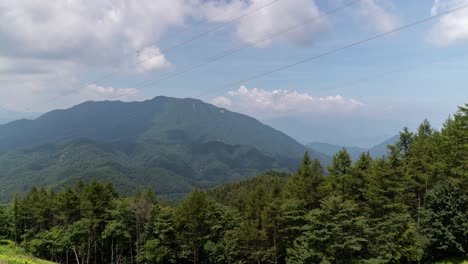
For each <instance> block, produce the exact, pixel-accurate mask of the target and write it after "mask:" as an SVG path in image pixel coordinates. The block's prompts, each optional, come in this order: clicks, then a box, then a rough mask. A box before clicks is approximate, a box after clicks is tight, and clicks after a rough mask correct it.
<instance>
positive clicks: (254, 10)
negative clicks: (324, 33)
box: [27, 0, 281, 110]
mask: <svg viewBox="0 0 468 264" xmlns="http://www.w3.org/2000/svg"><path fill="white" fill-rule="evenodd" d="M279 1H281V0H273V1H270V2H268V3H266V4H264V5H262V6H259V7H258V8H255V9H253V10H251V11H249V12H246V13H244V14H242V15H240V16H238V17H235V18H233V19H231V20H229V21H228V22H226V23H223V24H221V25H218V26H215V27H213V28H211V29H209V30H207V31H204V32H202V33H200V34H198V35H195V36H193V37H191V38H189V39H187V40H184V41H181V42H179V43H177V44H174V45H172V46H169V47H167V48H165V49H161V50H159V51H158V52H157V53H156V54H154V55H152V56H150V57H148V58H146V59H144V60H141V61H138V62H137V64H136V65H141V64H143V63H145V62H147V61H149V60H152V59H154V58H157V57H159V56H162V55H164V54H165V53H167V52H168V51H171V50H173V49H176V48H179V47H181V46H183V45H186V44H188V43H191V42H193V41H195V40H198V39H201V38H203V37H204V36H207V35H208V34H210V33H213V32H215V31H218V30H220V29H222V28H224V27H227V26H229V25H231V24H233V23H235V22H237V21H239V20H241V19H243V18H245V17H247V16H249V15H251V14H253V13H255V12H258V11H260V10H262V9H264V8H266V7H269V6H271V5H273V4H275V3H276V2H279ZM198 24H201V23H198ZM139 51H141V49H140V50H137V52H136V53H139ZM130 56H133V55H130ZM125 57H127V56H124V58H125ZM110 76H112V73H111V74H108V75H105V76H104V77H101V78H98V79H95V80H94V81H92V82H88V83H86V84H85V85H84V86H87V85H90V84H96V83H97V82H99V81H102V80H104V79H107V78H108V77H110ZM81 88H82V87H78V88H76V89H73V90H71V91H70V92H68V93H67V94H65V95H58V96H56V97H54V98H52V99H51V100H50V101H49V103H50V102H52V101H55V100H57V99H59V98H62V97H64V96H68V95H72V94H74V93H76V92H78V91H79V90H81ZM27 110H29V108H27Z"/></svg>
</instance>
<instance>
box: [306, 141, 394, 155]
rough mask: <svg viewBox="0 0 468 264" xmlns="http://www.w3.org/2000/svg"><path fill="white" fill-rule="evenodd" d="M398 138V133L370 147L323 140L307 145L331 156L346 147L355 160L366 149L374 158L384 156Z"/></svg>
mask: <svg viewBox="0 0 468 264" xmlns="http://www.w3.org/2000/svg"><path fill="white" fill-rule="evenodd" d="M398 139H399V136H398V135H396V136H393V137H391V138H389V139H387V140H385V141H383V142H382V143H379V144H377V145H375V146H373V147H371V148H369V149H366V148H360V147H347V146H338V145H333V144H328V143H322V142H312V143H309V144H307V147H309V148H310V149H313V150H315V151H317V152H320V153H324V154H326V155H329V156H333V155H335V154H336V153H337V152H338V151H340V150H341V149H342V148H346V150H347V151H348V152H349V154H350V156H351V158H352V159H353V160H356V159H358V158H359V155H361V153H362V152H366V151H369V152H370V154H371V156H372V157H374V158H377V157H381V156H384V155H386V154H387V151H388V149H387V146H388V145H391V144H395V143H396V142H397V141H398Z"/></svg>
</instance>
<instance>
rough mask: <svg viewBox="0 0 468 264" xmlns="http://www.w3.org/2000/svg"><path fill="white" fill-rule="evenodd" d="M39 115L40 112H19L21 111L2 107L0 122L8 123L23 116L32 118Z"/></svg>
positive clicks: (0, 108)
mask: <svg viewBox="0 0 468 264" xmlns="http://www.w3.org/2000/svg"><path fill="white" fill-rule="evenodd" d="M38 116H39V114H38V113H33V112H19V111H13V110H8V109H5V108H2V107H0V124H6V123H8V122H11V121H13V120H17V119H21V118H29V119H31V118H36V117H38Z"/></svg>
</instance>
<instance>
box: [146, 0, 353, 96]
mask: <svg viewBox="0 0 468 264" xmlns="http://www.w3.org/2000/svg"><path fill="white" fill-rule="evenodd" d="M360 1H362V0H352V1H350V2H348V3H346V4H344V5H341V6H339V7H336V8H334V9H332V10H329V11H327V12H324V13H322V14H321V15H319V16H315V17H312V18H309V19H306V20H304V21H302V22H301V23H300V24H296V25H293V26H290V27H287V28H284V29H282V30H280V31H278V32H275V33H272V34H269V35H267V36H265V37H263V38H261V39H258V40H254V41H251V42H248V43H245V44H244V45H241V46H238V47H235V48H232V49H228V50H225V51H223V52H220V53H218V54H216V55H213V56H211V57H208V58H206V59H204V60H203V61H201V62H200V63H196V64H192V65H189V66H187V67H185V68H183V69H182V70H180V71H178V72H175V73H171V74H168V75H167V76H164V77H162V78H159V79H157V80H155V81H150V82H143V83H141V84H139V85H142V86H139V87H138V86H137V88H146V87H148V86H153V85H155V84H159V83H161V82H163V81H165V80H168V79H172V78H174V77H177V76H179V75H182V74H184V73H187V72H189V71H192V70H194V69H197V68H200V67H202V66H204V65H206V64H209V63H211V62H214V61H218V60H220V59H222V58H225V57H227V56H229V55H232V54H235V53H237V52H240V51H242V50H243V49H246V48H249V47H252V46H255V45H257V44H259V43H262V42H264V41H267V40H270V39H272V38H275V37H278V36H280V35H282V34H285V33H287V32H290V31H291V30H294V29H297V28H300V27H303V26H305V25H307V24H309V23H311V22H314V21H316V20H320V19H322V18H324V17H326V16H328V15H331V14H333V13H336V12H338V11H341V10H342V9H345V8H348V7H350V6H352V5H354V4H356V3H357V2H360ZM153 88H154V87H153Z"/></svg>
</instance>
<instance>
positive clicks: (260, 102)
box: [212, 86, 363, 118]
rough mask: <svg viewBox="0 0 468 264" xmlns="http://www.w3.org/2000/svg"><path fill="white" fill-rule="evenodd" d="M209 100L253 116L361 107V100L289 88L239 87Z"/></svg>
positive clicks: (312, 112) (266, 116) (343, 111)
mask: <svg viewBox="0 0 468 264" xmlns="http://www.w3.org/2000/svg"><path fill="white" fill-rule="evenodd" d="M212 103H213V104H215V105H217V106H219V107H224V108H227V109H230V110H233V111H238V112H241V113H245V114H248V115H253V116H256V117H263V118H268V117H272V116H275V117H278V116H288V115H289V116H295V115H296V116H297V115H303V114H317V113H318V114H323V113H349V112H351V111H353V110H355V109H358V108H360V107H361V106H363V103H361V102H358V101H356V100H354V99H348V98H345V97H343V96H341V95H335V96H326V97H314V96H312V95H310V94H308V93H300V92H297V91H293V90H273V91H268V90H263V89H257V88H252V89H249V88H247V87H245V86H241V87H240V88H239V89H238V90H235V91H230V92H228V93H227V95H225V96H220V97H217V98H215V99H213V100H212Z"/></svg>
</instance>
